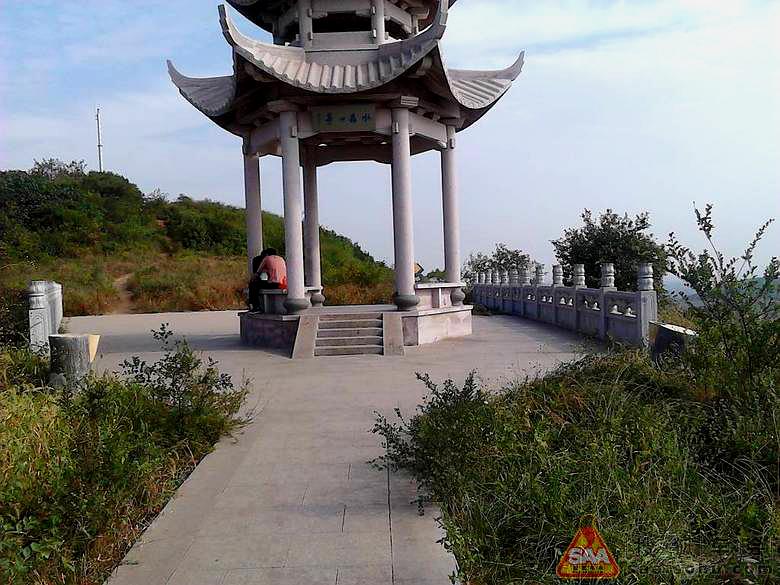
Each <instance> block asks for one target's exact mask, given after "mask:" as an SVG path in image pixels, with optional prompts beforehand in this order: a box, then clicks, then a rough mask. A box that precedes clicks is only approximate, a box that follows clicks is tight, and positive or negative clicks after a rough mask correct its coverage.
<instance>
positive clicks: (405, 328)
mask: <svg viewBox="0 0 780 585" xmlns="http://www.w3.org/2000/svg"><path fill="white" fill-rule="evenodd" d="M471 310H472V307H471V306H460V307H442V308H425V309H420V310H413V311H399V310H398V309H397V308H396V307H395V306H394V305H357V306H348V307H319V308H318V307H315V308H311V309H308V310H306V311H304V312H303V313H302V314H300V315H268V314H259V313H248V312H245V313H240V314H239V322H240V330H241V342H242V343H243V344H244V345H247V346H252V347H258V348H266V349H273V350H277V351H281V352H282V353H284V354H285V355H288V356H290V357H291V358H294V359H306V358H313V357H315V355H317V354H318V353H319V352H318V349H321V348H320V346H319V345H318V339H320V341H322V340H323V338H322V337H321V329H320V324H321V323H325V324H327V323H331V324H332V323H333V321H335V320H339V319H343V320H345V321H350V320H353V319H360V318H361V317H366V318H374V317H376V319H377V322H379V320H380V319H381V322H382V325H381V329H382V333H381V334H377V335H381V337H379V336H378V337H377V340H378V341H377V343H378V345H375V346H370V349H371V351H360V352H355V353H334V352H329V353H320V355H359V354H368V353H371V354H374V355H386V356H387V355H404V348H406V347H416V346H420V345H427V344H431V343H437V342H439V341H444V340H445V339H453V338H458V337H466V336H468V335H471V331H472V330H471ZM326 327H327V326H326ZM355 328H356V329H359V328H360V327H359V326H355ZM331 331H332V330H331ZM358 335H360V334H358ZM330 349H332V348H330ZM366 349H369V347H366Z"/></svg>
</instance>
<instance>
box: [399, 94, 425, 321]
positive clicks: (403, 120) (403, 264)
mask: <svg viewBox="0 0 780 585" xmlns="http://www.w3.org/2000/svg"><path fill="white" fill-rule="evenodd" d="M392 112H393V114H392V115H393V165H392V166H393V169H392V171H393V172H392V174H393V236H394V240H395V289H396V291H395V297H394V300H395V304H396V306H397V307H398V309H399V310H401V311H408V310H409V309H412V308H414V307H416V306H417V305H418V303H419V302H420V299H419V298H418V297H417V294H416V292H415V289H414V229H413V224H412V154H411V145H410V142H409V110H408V109H407V108H406V107H395V108H393V109H392Z"/></svg>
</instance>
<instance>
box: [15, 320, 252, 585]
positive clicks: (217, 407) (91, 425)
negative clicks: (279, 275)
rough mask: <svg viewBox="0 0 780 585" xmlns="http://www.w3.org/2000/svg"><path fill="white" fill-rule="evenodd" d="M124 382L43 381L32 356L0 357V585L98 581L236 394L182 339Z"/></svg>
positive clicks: (166, 341)
mask: <svg viewBox="0 0 780 585" xmlns="http://www.w3.org/2000/svg"><path fill="white" fill-rule="evenodd" d="M156 337H157V338H158V339H159V340H160V341H161V342H162V344H163V350H164V355H163V357H162V358H161V359H160V361H159V362H157V363H153V364H148V363H146V362H144V361H142V360H140V359H137V358H134V359H133V360H130V361H129V362H128V363H127V364H126V374H127V376H128V378H127V379H120V378H117V377H112V376H108V375H107V376H102V377H92V378H90V379H88V380H87V381H86V382H84V383H83V384H82V385H81V386H80V387H79V388H65V389H63V390H60V391H55V390H54V389H52V388H48V387H46V386H45V385H43V384H42V381H43V379H45V373H44V372H43V371H42V368H41V361H40V358H37V357H35V356H34V355H32V354H30V353H29V352H27V351H17V352H9V351H2V352H0V420H2V421H3V424H2V425H0V444H2V445H3V449H2V450H0V477H2V483H1V484H0V527H1V528H2V532H1V533H0V581H2V582H13V583H16V582H28V581H36V582H46V583H99V582H102V580H103V579H104V578H105V577H106V576H107V575H108V573H109V572H110V571H111V570H112V568H113V567H114V565H115V564H116V563H117V562H118V561H119V560H120V559H121V558H122V556H123V555H124V553H125V552H126V551H127V549H128V548H129V546H130V545H131V544H132V542H133V540H134V539H135V538H136V537H137V536H138V535H139V534H140V532H141V531H142V530H143V528H144V526H145V525H146V523H147V522H148V520H149V519H150V518H151V517H153V516H154V515H155V514H156V513H157V512H158V511H159V510H160V509H161V508H162V506H163V505H164V504H165V501H166V500H167V498H168V497H169V496H170V495H171V494H172V492H173V490H174V489H175V488H176V487H177V486H178V485H179V484H180V483H181V481H183V479H184V478H185V477H186V476H187V474H188V473H189V472H190V471H191V470H192V468H193V467H194V465H195V464H196V463H197V461H198V460H200V459H201V458H202V457H203V456H204V455H205V454H206V453H208V451H209V450H210V449H211V447H212V445H213V444H214V442H215V441H217V440H218V439H219V437H220V436H221V435H223V434H225V433H228V432H230V431H231V430H232V429H233V428H235V426H236V425H237V424H240V422H241V421H240V420H239V419H237V418H236V412H237V411H238V408H239V406H240V404H241V402H242V401H243V399H244V396H245V394H246V390H245V388H243V387H242V388H235V387H234V386H233V383H232V381H231V380H230V378H229V377H228V376H226V375H224V374H220V373H219V371H218V370H217V369H216V364H215V363H214V362H212V361H209V362H207V363H205V364H204V363H203V362H202V361H201V359H200V358H199V357H198V356H197V355H196V354H195V353H194V352H193V351H192V350H191V349H190V348H189V346H188V345H187V344H186V342H183V341H182V342H177V343H172V342H171V334H170V332H169V331H167V330H165V329H163V330H161V331H160V332H157V334H156Z"/></svg>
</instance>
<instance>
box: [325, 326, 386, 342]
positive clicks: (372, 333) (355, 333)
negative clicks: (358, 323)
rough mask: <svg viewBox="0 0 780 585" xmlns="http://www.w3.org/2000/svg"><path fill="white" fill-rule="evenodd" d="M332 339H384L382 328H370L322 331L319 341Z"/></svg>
mask: <svg viewBox="0 0 780 585" xmlns="http://www.w3.org/2000/svg"><path fill="white" fill-rule="evenodd" d="M331 337H382V328H381V327H369V328H366V329H320V330H319V331H318V332H317V339H329V338H331Z"/></svg>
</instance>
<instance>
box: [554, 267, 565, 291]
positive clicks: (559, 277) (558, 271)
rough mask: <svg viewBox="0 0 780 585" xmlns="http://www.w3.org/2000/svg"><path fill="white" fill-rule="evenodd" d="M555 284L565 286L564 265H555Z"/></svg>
mask: <svg viewBox="0 0 780 585" xmlns="http://www.w3.org/2000/svg"><path fill="white" fill-rule="evenodd" d="M553 286H563V266H561V265H560V264H556V265H555V266H553Z"/></svg>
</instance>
